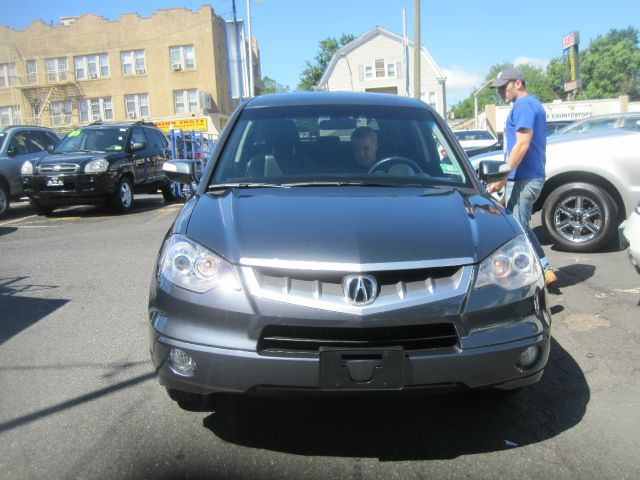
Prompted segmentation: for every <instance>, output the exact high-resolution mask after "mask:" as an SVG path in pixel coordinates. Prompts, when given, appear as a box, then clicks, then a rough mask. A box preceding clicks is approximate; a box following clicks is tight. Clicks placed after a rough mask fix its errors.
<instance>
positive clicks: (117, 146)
mask: <svg viewBox="0 0 640 480" xmlns="http://www.w3.org/2000/svg"><path fill="white" fill-rule="evenodd" d="M113 149H114V150H122V147H121V146H120V145H115V146H114V147H113Z"/></svg>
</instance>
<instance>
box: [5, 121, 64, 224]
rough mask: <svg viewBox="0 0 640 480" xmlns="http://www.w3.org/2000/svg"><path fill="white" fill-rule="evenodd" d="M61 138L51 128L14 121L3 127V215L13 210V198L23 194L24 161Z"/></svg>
mask: <svg viewBox="0 0 640 480" xmlns="http://www.w3.org/2000/svg"><path fill="white" fill-rule="evenodd" d="M59 142H60V137H58V134H57V133H56V132H54V131H53V130H51V129H50V128H45V127H32V126H27V125H13V126H8V127H4V128H1V129H0V217H1V216H3V215H4V214H6V213H7V212H8V211H9V205H10V203H11V200H17V199H18V198H20V197H21V196H22V195H23V191H22V182H21V181H20V167H21V166H22V164H23V163H24V162H25V161H27V160H34V159H36V158H38V157H41V156H43V155H45V154H46V153H47V150H48V149H50V148H53V147H55V146H56V145H57V144H58V143H59Z"/></svg>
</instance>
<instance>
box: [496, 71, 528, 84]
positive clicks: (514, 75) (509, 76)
mask: <svg viewBox="0 0 640 480" xmlns="http://www.w3.org/2000/svg"><path fill="white" fill-rule="evenodd" d="M511 80H524V75H522V72H521V71H520V70H518V69H517V68H505V69H504V70H502V71H501V72H500V73H499V74H498V76H497V77H496V79H495V80H494V81H493V83H492V84H491V86H492V87H502V86H504V85H506V84H507V83H509V82H510V81H511Z"/></svg>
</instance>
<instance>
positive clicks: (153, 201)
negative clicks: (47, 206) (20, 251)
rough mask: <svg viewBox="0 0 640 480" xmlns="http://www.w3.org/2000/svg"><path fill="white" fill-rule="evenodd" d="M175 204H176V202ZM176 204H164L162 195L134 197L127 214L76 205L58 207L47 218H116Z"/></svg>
mask: <svg viewBox="0 0 640 480" xmlns="http://www.w3.org/2000/svg"><path fill="white" fill-rule="evenodd" d="M176 203H177V202H176ZM176 203H169V202H165V201H164V199H163V198H162V195H159V194H157V195H156V194H148V195H142V196H136V197H135V199H134V201H133V207H132V209H131V211H129V212H127V213H124V214H123V213H119V212H117V211H115V210H114V209H113V208H111V207H110V206H109V204H108V203H105V204H101V205H76V206H68V207H60V208H59V209H56V210H54V211H53V212H51V213H50V214H48V215H47V216H46V217H47V218H65V217H82V218H95V217H98V218H99V217H105V218H107V217H118V216H122V215H127V216H132V215H136V214H139V213H143V212H146V211H148V210H157V209H160V208H163V207H166V206H168V205H175V204H176Z"/></svg>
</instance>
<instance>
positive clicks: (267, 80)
mask: <svg viewBox="0 0 640 480" xmlns="http://www.w3.org/2000/svg"><path fill="white" fill-rule="evenodd" d="M262 83H263V84H264V90H263V93H286V92H288V91H289V85H282V84H280V83H278V82H276V81H275V80H274V79H273V78H271V77H268V76H266V75H265V76H264V77H263V78H262Z"/></svg>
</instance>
